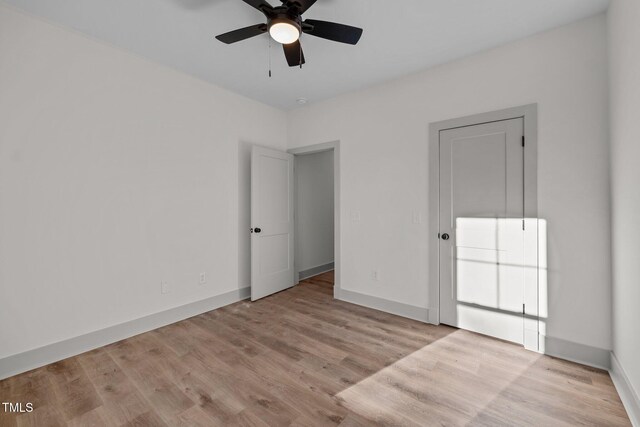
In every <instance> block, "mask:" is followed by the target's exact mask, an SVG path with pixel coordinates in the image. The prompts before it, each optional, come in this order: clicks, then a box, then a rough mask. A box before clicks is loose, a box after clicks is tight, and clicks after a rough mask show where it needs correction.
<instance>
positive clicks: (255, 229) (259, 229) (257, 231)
mask: <svg viewBox="0 0 640 427" xmlns="http://www.w3.org/2000/svg"><path fill="white" fill-rule="evenodd" d="M261 231H262V229H261V228H257V227H256V228H254V229H253V232H254V233H259V232H261Z"/></svg>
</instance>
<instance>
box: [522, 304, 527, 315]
mask: <svg viewBox="0 0 640 427" xmlns="http://www.w3.org/2000/svg"><path fill="white" fill-rule="evenodd" d="M525 313H526V312H525V310H524V304H522V314H523V315H524V314H525Z"/></svg>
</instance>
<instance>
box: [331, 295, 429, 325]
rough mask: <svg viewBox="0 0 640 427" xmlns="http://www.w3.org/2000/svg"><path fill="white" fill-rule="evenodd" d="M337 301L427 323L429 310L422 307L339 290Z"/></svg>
mask: <svg viewBox="0 0 640 427" xmlns="http://www.w3.org/2000/svg"><path fill="white" fill-rule="evenodd" d="M338 299H340V300H341V301H346V302H350V303H352V304H357V305H361V306H364V307H368V308H373V309H375V310H380V311H384V312H385V313H391V314H395V315H397V316H402V317H407V318H409V319H413V320H418V321H420V322H425V323H429V309H427V308H424V307H416V306H414V305H409V304H404V303H401V302H396V301H391V300H388V299H384V298H379V297H374V296H371V295H366V294H361V293H359V292H353V291H348V290H346V289H340V297H339V298H338Z"/></svg>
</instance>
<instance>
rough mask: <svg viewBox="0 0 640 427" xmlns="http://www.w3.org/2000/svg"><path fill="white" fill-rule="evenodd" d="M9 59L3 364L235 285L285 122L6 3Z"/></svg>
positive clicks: (0, 150) (2, 19)
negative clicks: (244, 183) (255, 184)
mask: <svg viewBox="0 0 640 427" xmlns="http://www.w3.org/2000/svg"><path fill="white" fill-rule="evenodd" d="M0 58H1V59H0V343H1V344H0V358H2V357H5V356H8V355H12V354H16V353H19V352H23V351H25V350H29V349H33V348H36V347H40V346H43V345H45V344H49V343H53V342H57V341H60V340H63V339H66V338H71V337H74V336H77V335H80V334H84V333H87V332H91V331H95V330H99V329H102V328H105V327H107V326H111V325H115V324H119V323H122V322H125V321H128V320H131V319H136V318H139V317H141V316H144V315H147V314H151V313H155V312H159V311H163V310H166V309H169V308H172V307H176V306H179V305H182V304H186V303H189V302H193V301H198V300H202V299H205V298H207V297H211V296H215V295H218V294H222V293H225V292H228V291H231V290H234V289H238V287H239V269H240V267H239V262H238V260H239V256H238V248H239V247H240V248H241V249H242V250H246V249H247V248H246V247H244V246H241V245H240V243H241V242H242V238H241V237H242V236H245V235H248V233H247V231H248V229H240V228H239V213H240V212H239V206H241V205H242V201H243V200H244V199H245V198H246V196H245V195H240V196H239V191H238V190H239V180H240V179H239V177H241V176H242V173H241V170H243V169H242V168H239V164H242V165H243V168H244V169H246V164H245V163H242V159H243V157H242V156H240V157H239V142H240V141H243V142H245V143H260V144H263V145H271V146H274V147H279V148H282V149H284V148H285V144H286V115H285V114H284V113H283V112H281V111H278V110H276V109H274V108H271V107H267V106H264V105H262V104H259V103H257V102H254V101H251V100H248V99H246V98H243V97H240V96H238V95H235V94H232V93H230V92H227V91H225V90H222V89H220V88H217V87H214V86H212V85H210V84H207V83H204V82H201V81H198V80H196V79H194V78H191V77H188V76H185V75H183V74H180V73H178V72H175V71H172V70H170V69H168V68H164V67H162V66H159V65H156V64H153V63H150V62H148V61H146V60H143V59H141V58H138V57H136V56H133V55H131V54H128V53H124V52H122V51H119V50H117V49H114V48H112V47H110V46H106V45H104V44H101V43H98V42H95V41H92V40H90V39H88V38H85V37H84V36H81V35H78V34H77V33H74V32H72V31H69V30H66V29H62V28H59V27H56V26H53V25H50V24H47V23H45V22H42V21H40V20H38V19H35V18H32V17H28V16H26V15H23V14H22V13H20V12H16V11H15V10H13V9H10V8H7V7H5V6H0ZM242 257H243V254H242V253H241V256H240V258H242ZM200 272H206V273H207V275H208V276H207V284H206V285H204V286H200V285H199V284H198V276H199V273H200ZM161 280H166V281H167V282H168V283H169V286H170V293H168V294H165V295H161V293H160V281H161ZM246 285H248V283H246V280H243V281H242V282H240V286H246Z"/></svg>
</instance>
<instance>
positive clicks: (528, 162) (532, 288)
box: [428, 104, 544, 351]
mask: <svg viewBox="0 0 640 427" xmlns="http://www.w3.org/2000/svg"><path fill="white" fill-rule="evenodd" d="M517 118H522V119H523V121H524V136H525V146H524V215H525V218H527V219H526V222H525V224H526V229H527V230H529V231H531V233H527V234H525V239H526V238H527V236H533V238H534V239H536V242H535V247H536V253H534V254H528V256H527V254H525V256H527V258H528V259H530V260H531V261H532V263H533V265H534V268H533V270H534V271H533V273H532V274H527V275H526V277H525V284H524V286H525V289H524V303H525V306H526V312H525V315H524V347H525V348H526V349H528V350H533V351H540V348H541V347H540V337H541V332H542V329H541V328H542V327H543V326H544V325H541V324H540V320H541V319H540V315H539V307H540V302H541V301H540V295H541V293H540V278H541V273H542V272H541V269H540V256H539V252H540V248H539V247H538V242H539V236H538V232H539V227H538V104H529V105H524V106H520V107H513V108H507V109H504V110H498V111H492V112H488V113H481V114H474V115H471V116H465V117H460V118H456V119H450V120H444V121H439V122H434V123H431V124H430V125H429V146H428V153H429V224H428V232H429V234H428V236H429V239H432V241H431V242H429V245H428V246H429V251H428V256H429V260H428V261H429V264H428V265H429V283H428V285H429V301H431V303H430V304H429V305H430V308H429V323H433V324H435V325H438V324H440V262H439V261H440V252H439V234H438V233H439V229H440V226H439V224H440V133H441V132H443V131H446V130H450V129H456V128H461V127H467V126H475V125H480V124H485V123H491V122H498V121H503V120H510V119H517Z"/></svg>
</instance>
